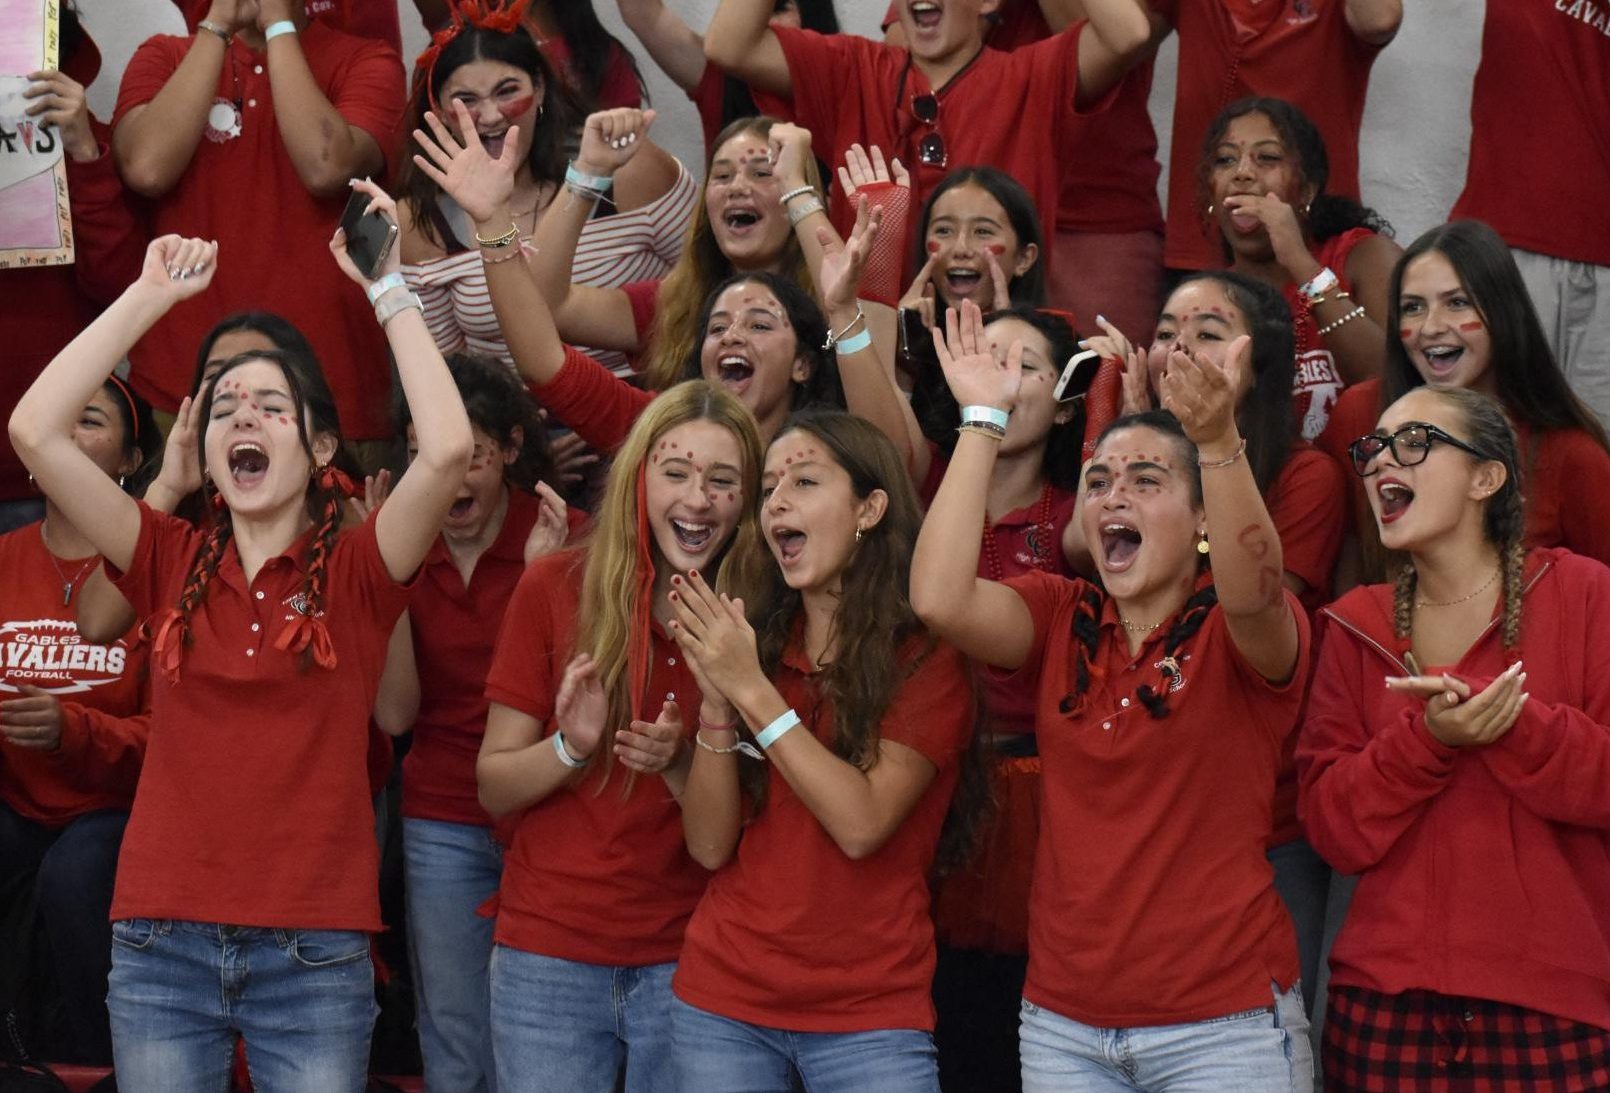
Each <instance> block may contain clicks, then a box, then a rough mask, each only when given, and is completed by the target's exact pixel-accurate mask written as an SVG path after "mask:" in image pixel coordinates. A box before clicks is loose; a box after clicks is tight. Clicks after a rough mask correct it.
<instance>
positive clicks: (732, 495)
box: [727, 493, 738, 501]
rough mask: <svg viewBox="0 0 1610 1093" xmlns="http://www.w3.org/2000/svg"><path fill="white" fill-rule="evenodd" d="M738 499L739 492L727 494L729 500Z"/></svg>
mask: <svg viewBox="0 0 1610 1093" xmlns="http://www.w3.org/2000/svg"><path fill="white" fill-rule="evenodd" d="M737 499H738V497H737V494H732V493H729V494H727V500H728V501H736V500H737Z"/></svg>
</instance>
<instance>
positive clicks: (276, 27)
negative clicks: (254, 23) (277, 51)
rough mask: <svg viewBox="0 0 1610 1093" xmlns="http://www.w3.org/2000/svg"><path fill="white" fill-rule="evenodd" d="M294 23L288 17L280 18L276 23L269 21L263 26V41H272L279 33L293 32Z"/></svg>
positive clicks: (294, 29)
mask: <svg viewBox="0 0 1610 1093" xmlns="http://www.w3.org/2000/svg"><path fill="white" fill-rule="evenodd" d="M295 33H296V24H295V23H293V22H291V21H290V20H289V19H281V20H280V21H279V22H277V23H270V24H268V26H266V27H264V28H263V41H265V42H272V41H273V40H274V39H275V38H278V37H279V36H280V35H281V34H295Z"/></svg>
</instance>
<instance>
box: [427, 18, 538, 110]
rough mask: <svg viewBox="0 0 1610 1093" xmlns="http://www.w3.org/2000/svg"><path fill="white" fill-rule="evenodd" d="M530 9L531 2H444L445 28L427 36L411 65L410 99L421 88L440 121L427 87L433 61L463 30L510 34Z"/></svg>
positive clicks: (434, 65)
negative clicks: (472, 29)
mask: <svg viewBox="0 0 1610 1093" xmlns="http://www.w3.org/2000/svg"><path fill="white" fill-rule="evenodd" d="M530 6H531V0H508V2H507V3H502V4H500V3H497V2H495V0H448V4H447V12H448V15H447V23H446V25H444V26H443V27H442V28H441V29H440V30H438V31H437V32H436V33H435V34H433V35H431V39H430V45H428V46H426V47H425V50H424V52H423V53H421V54H420V55H419V57H418V58H417V59H416V60H415V61H414V97H415V98H418V97H419V89H420V87H422V86H423V87H424V88H425V93H426V95H427V96H429V98H430V108H431V111H432V112H433V113H435V114H436V115H437V116H438V117H440V116H441V112H442V111H441V108H440V107H439V106H437V105H436V93H435V92H434V91H432V90H431V89H430V85H431V83H432V82H433V81H434V78H435V75H436V58H438V57H440V56H441V55H442V50H444V49H446V48H447V46H448V43H450V42H451V41H452V40H453V39H454V38H457V37H458V36H459V35H460V34H462V33H463V31H464V28H465V27H477V28H479V29H481V30H490V31H494V32H496V33H498V34H513V33H514V32H515V30H516V29H518V28H519V26H520V24H521V23H522V22H523V21H524V20H525V13H526V9H527V8H528V7H530ZM444 120H445V119H444Z"/></svg>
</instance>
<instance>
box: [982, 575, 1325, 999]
mask: <svg viewBox="0 0 1610 1093" xmlns="http://www.w3.org/2000/svg"><path fill="white" fill-rule="evenodd" d="M1005 584H1006V586H1007V587H1008V588H1011V589H1012V590H1013V591H1015V592H1016V593H1017V594H1018V595H1019V596H1021V597H1022V598H1023V602H1024V604H1025V605H1026V606H1027V607H1028V609H1029V614H1030V615H1031V616H1032V618H1033V620H1034V645H1033V648H1032V649H1031V650H1030V652H1029V657H1028V660H1027V661H1026V662H1025V663H1024V666H1023V668H1021V669H1020V670H1019V671H1017V672H1015V673H1012V674H1011V676H1010V678H1011V680H1012V681H1013V682H1014V683H1015V684H1017V685H1018V686H1021V687H1026V688H1030V689H1033V690H1034V691H1035V693H1036V694H1037V695H1038V696H1039V707H1040V717H1039V725H1038V732H1037V736H1038V740H1039V745H1040V757H1041V761H1042V762H1043V763H1044V767H1045V779H1044V797H1043V798H1042V800H1041V820H1042V822H1041V827H1040V842H1039V846H1038V849H1037V852H1036V857H1035V862H1034V887H1033V890H1032V894H1031V897H1030V905H1029V974H1028V983H1027V985H1026V986H1025V987H1024V990H1023V994H1024V997H1025V998H1027V999H1029V1001H1031V1002H1034V1003H1035V1004H1037V1005H1041V1006H1044V1007H1046V1008H1047V1009H1050V1010H1053V1011H1055V1012H1057V1013H1060V1014H1062V1015H1064V1016H1067V1017H1071V1018H1073V1019H1074V1020H1076V1021H1082V1022H1084V1023H1085V1024H1088V1025H1097V1026H1100V1027H1102V1028H1126V1027H1131V1026H1138V1025H1169V1024H1182V1023H1185V1022H1191V1021H1204V1020H1207V1019H1209V1018H1213V1017H1222V1016H1224V1015H1225V1014H1228V1013H1236V1012H1239V1011H1241V1010H1248V1009H1255V1008H1259V1007H1265V1006H1268V1005H1269V998H1270V995H1269V984H1270V981H1271V980H1272V981H1274V982H1276V983H1279V984H1280V986H1281V988H1282V989H1285V988H1288V987H1290V986H1291V984H1292V983H1293V982H1294V981H1295V980H1296V979H1297V974H1298V970H1297V943H1296V937H1295V935H1294V933H1293V932H1292V925H1291V916H1290V915H1288V914H1287V913H1286V908H1285V905H1284V904H1282V903H1281V902H1280V896H1279V895H1278V894H1277V893H1276V892H1275V888H1274V872H1273V870H1272V869H1271V868H1270V865H1269V862H1268V859H1267V858H1266V857H1265V856H1264V847H1265V844H1266V842H1267V840H1268V837H1269V831H1270V826H1271V806H1272V802H1273V799H1274V789H1275V775H1276V772H1277V770H1278V767H1279V764H1280V758H1281V750H1282V744H1283V742H1284V740H1285V738H1286V736H1287V734H1288V733H1290V732H1291V731H1292V729H1293V727H1294V726H1295V725H1296V721H1297V710H1298V705H1299V703H1300V701H1301V699H1302V695H1303V685H1304V681H1305V680H1306V679H1307V675H1308V659H1309V658H1308V618H1307V615H1306V614H1305V613H1304V612H1303V611H1302V609H1301V605H1299V604H1298V603H1297V601H1296V599H1295V598H1294V597H1292V596H1291V595H1290V594H1289V593H1288V594H1287V595H1286V602H1287V604H1288V605H1289V606H1290V607H1291V609H1292V611H1293V614H1294V615H1295V616H1296V620H1297V630H1298V634H1299V638H1300V648H1299V650H1298V654H1297V662H1296V663H1297V667H1296V670H1295V674H1294V676H1293V678H1292V679H1291V680H1290V681H1289V682H1287V683H1285V684H1284V685H1281V686H1274V685H1272V684H1270V683H1269V682H1267V681H1266V680H1264V679H1263V677H1261V676H1259V675H1258V673H1257V672H1256V671H1254V670H1253V669H1252V668H1251V667H1250V666H1249V665H1248V664H1247V663H1246V661H1245V660H1244V659H1242V656H1241V654H1240V652H1239V650H1237V649H1236V647H1235V644H1234V642H1233V641H1232V640H1231V638H1230V632H1229V628H1228V626H1227V625H1226V623H1225V617H1224V611H1223V610H1222V609H1221V608H1219V607H1214V608H1213V609H1212V610H1211V611H1210V612H1209V613H1208V617H1207V619H1206V621H1205V622H1204V623H1203V624H1202V627H1201V629H1200V630H1198V631H1197V632H1196V634H1195V635H1194V636H1192V637H1191V638H1190V639H1189V640H1188V641H1186V642H1185V644H1184V645H1183V646H1182V647H1181V648H1180V649H1179V650H1178V651H1177V652H1176V653H1175V654H1174V656H1175V658H1176V660H1177V661H1178V663H1179V667H1180V675H1179V677H1178V681H1177V682H1176V684H1175V685H1174V686H1173V687H1172V688H1171V692H1172V693H1171V694H1170V695H1169V706H1170V709H1171V713H1170V714H1169V716H1168V717H1166V718H1162V719H1160V720H1159V719H1155V718H1153V717H1151V715H1150V714H1148V713H1147V711H1146V708H1145V707H1144V706H1143V705H1142V704H1141V702H1140V699H1139V698H1137V697H1136V695H1135V690H1136V688H1137V686H1138V685H1140V684H1142V683H1149V684H1152V685H1153V686H1156V685H1157V684H1158V680H1159V672H1158V669H1157V664H1158V662H1159V660H1160V658H1161V656H1162V646H1163V639H1164V637H1165V636H1166V634H1167V632H1168V631H1169V629H1170V628H1171V627H1172V625H1173V623H1172V620H1170V621H1169V622H1166V623H1164V624H1163V625H1162V626H1161V627H1159V628H1158V629H1157V630H1155V631H1153V632H1152V635H1150V636H1149V637H1148V639H1147V641H1146V643H1145V644H1144V645H1143V646H1142V647H1141V651H1140V653H1139V654H1137V655H1134V656H1131V655H1130V653H1129V643H1128V641H1127V640H1126V637H1125V634H1124V631H1123V628H1122V626H1121V625H1120V620H1119V617H1118V612H1117V608H1116V607H1114V605H1113V601H1112V600H1111V599H1107V600H1105V601H1104V604H1103V609H1102V616H1101V622H1100V629H1101V638H1100V645H1099V648H1098V651H1097V655H1096V658H1095V662H1094V663H1093V664H1092V665H1091V671H1090V676H1091V684H1090V689H1089V691H1088V693H1087V695H1086V698H1085V704H1084V708H1083V712H1082V713H1078V714H1063V713H1061V712H1060V706H1059V704H1060V703H1061V701H1062V698H1063V696H1064V695H1067V694H1068V693H1070V692H1071V691H1072V690H1073V689H1074V683H1073V679H1074V666H1075V663H1076V661H1075V656H1074V651H1073V627H1072V622H1073V616H1074V613H1075V607H1076V606H1077V604H1078V600H1079V597H1080V596H1082V595H1083V594H1084V593H1085V592H1086V591H1088V590H1089V588H1090V586H1089V585H1088V584H1086V583H1085V582H1084V581H1070V580H1066V579H1064V578H1062V577H1053V576H1050V575H1048V574H1044V573H1027V574H1024V575H1023V576H1021V577H1013V578H1011V579H1010V580H1008V581H1006V582H1005Z"/></svg>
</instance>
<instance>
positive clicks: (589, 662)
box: [553, 653, 609, 759]
mask: <svg viewBox="0 0 1610 1093" xmlns="http://www.w3.org/2000/svg"><path fill="white" fill-rule="evenodd" d="M607 716H609V700H608V699H607V698H605V697H604V684H603V682H602V680H600V679H599V676H598V665H597V664H595V663H594V662H593V658H592V657H590V656H588V655H587V654H586V653H577V654H576V655H575V656H573V657H571V658H570V663H569V664H567V665H565V675H564V679H563V680H561V681H560V684H559V696H558V697H557V698H556V699H554V703H553V719H554V722H555V723H556V724H557V725H558V726H559V731H560V732H562V733H564V734H565V744H566V746H568V748H569V749H570V753H571V754H572V755H574V756H576V757H577V758H578V759H580V758H591V757H592V754H593V753H594V752H595V751H597V750H598V744H599V741H601V740H602V739H603V738H604V719H605V718H606V717H607Z"/></svg>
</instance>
